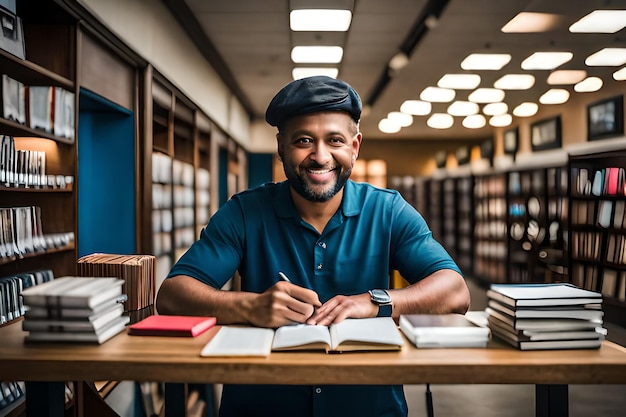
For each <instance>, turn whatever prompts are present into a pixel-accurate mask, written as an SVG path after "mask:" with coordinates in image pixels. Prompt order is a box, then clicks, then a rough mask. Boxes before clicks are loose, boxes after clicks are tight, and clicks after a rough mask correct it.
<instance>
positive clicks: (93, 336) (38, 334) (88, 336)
mask: <svg viewBox="0 0 626 417" xmlns="http://www.w3.org/2000/svg"><path fill="white" fill-rule="evenodd" d="M129 322H130V317H128V316H119V317H117V318H116V319H114V320H113V321H111V322H110V323H109V324H107V325H106V326H104V327H102V328H101V329H99V330H97V331H93V332H92V331H89V332H66V331H60V332H57V331H31V332H29V333H28V334H27V335H26V336H24V341H25V342H71V343H97V344H102V343H104V342H106V341H107V340H109V339H111V338H112V337H113V336H115V335H117V334H118V333H121V332H122V331H123V330H124V329H125V328H126V325H127V324H128V323H129Z"/></svg>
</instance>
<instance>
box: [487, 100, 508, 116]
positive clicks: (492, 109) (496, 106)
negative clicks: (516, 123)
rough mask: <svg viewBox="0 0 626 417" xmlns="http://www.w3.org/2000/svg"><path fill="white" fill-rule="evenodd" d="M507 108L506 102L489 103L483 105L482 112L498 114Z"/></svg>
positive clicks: (490, 114) (489, 114)
mask: <svg viewBox="0 0 626 417" xmlns="http://www.w3.org/2000/svg"><path fill="white" fill-rule="evenodd" d="M508 110H509V106H507V104H506V103H502V102H500V103H489V104H487V105H486V106H485V107H483V113H485V114H486V115H488V116H499V115H501V114H504V113H506V112H507V111H508Z"/></svg>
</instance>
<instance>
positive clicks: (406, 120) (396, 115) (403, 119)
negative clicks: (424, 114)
mask: <svg viewBox="0 0 626 417" xmlns="http://www.w3.org/2000/svg"><path fill="white" fill-rule="evenodd" d="M387 119H389V120H391V121H392V122H394V123H397V124H398V125H399V126H400V127H407V126H411V125H412V124H413V116H411V115H410V114H408V113H402V112H400V111H392V112H390V113H388V114H387Z"/></svg>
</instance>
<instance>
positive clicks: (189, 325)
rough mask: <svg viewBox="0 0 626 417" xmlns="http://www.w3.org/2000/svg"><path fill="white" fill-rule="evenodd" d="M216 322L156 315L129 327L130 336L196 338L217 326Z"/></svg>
mask: <svg viewBox="0 0 626 417" xmlns="http://www.w3.org/2000/svg"><path fill="white" fill-rule="evenodd" d="M215 322H216V318H215V317H206V316H165V315H163V316H161V315H154V316H150V317H146V318H145V319H143V320H141V321H139V322H137V323H135V324H131V325H130V326H128V334H130V335H135V336H187V337H196V336H198V335H199V334H202V333H204V332H205V331H207V330H209V329H210V328H211V327H213V326H215Z"/></svg>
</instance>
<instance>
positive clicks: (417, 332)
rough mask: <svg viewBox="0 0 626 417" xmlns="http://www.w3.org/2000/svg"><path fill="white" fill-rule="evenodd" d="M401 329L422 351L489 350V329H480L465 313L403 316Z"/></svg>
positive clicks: (481, 327)
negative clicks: (441, 349)
mask: <svg viewBox="0 0 626 417" xmlns="http://www.w3.org/2000/svg"><path fill="white" fill-rule="evenodd" d="M400 329H401V330H402V332H403V333H404V334H405V336H406V337H407V339H409V340H410V341H411V342H412V343H413V344H414V345H415V346H416V347H418V348H475V347H485V346H486V345H487V342H488V341H489V338H490V331H489V328H488V327H485V326H479V325H478V324H476V323H475V322H474V321H473V320H470V319H468V317H466V316H464V315H462V314H454V313H451V314H403V315H401V316H400Z"/></svg>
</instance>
